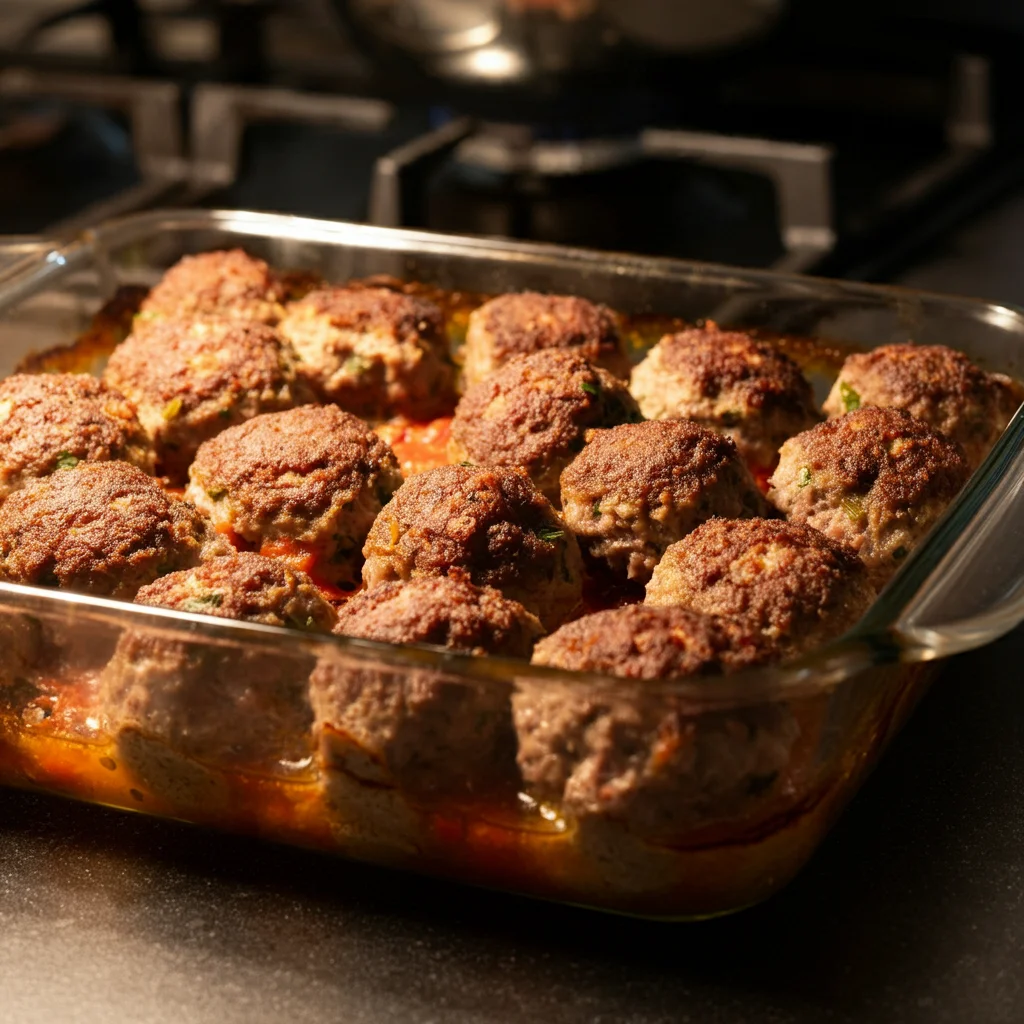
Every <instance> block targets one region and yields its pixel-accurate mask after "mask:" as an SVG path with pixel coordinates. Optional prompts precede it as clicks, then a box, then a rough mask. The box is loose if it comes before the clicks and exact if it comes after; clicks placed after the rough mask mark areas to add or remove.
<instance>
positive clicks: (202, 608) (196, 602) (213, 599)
mask: <svg viewBox="0 0 1024 1024" xmlns="http://www.w3.org/2000/svg"><path fill="white" fill-rule="evenodd" d="M223 603H224V595H223V594H219V593H217V591H215V590H213V591H211V592H210V593H209V594H201V595H200V596H199V597H190V598H189V599H188V600H187V601H185V602H183V603H182V606H181V609H182V611H186V612H208V611H209V610H210V609H211V608H219V607H220V606H221V605H222V604H223Z"/></svg>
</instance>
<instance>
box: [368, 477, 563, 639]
mask: <svg viewBox="0 0 1024 1024" xmlns="http://www.w3.org/2000/svg"><path fill="white" fill-rule="evenodd" d="M363 554H364V555H365V556H366V564H365V565H364V566H363V580H364V582H365V583H366V584H367V586H370V587H373V586H376V585H377V584H378V583H383V582H386V581H387V580H407V579H415V578H418V577H421V576H453V577H457V578H461V579H467V580H469V581H471V582H473V583H476V584H477V585H478V586H490V587H495V588H496V589H498V590H500V591H501V592H502V593H503V594H504V595H505V596H506V597H510V598H512V599H513V600H515V601H519V603H520V604H522V605H524V606H525V607H526V608H528V609H529V610H530V611H531V612H533V613H534V614H535V615H537V616H538V617H539V618H540V620H541V622H543V623H544V625H545V626H546V627H548V628H550V627H551V626H553V625H558V624H559V623H560V622H564V621H565V619H567V618H568V617H569V616H570V615H571V614H572V612H573V609H574V608H575V607H576V605H577V604H578V603H579V600H580V595H581V591H582V560H581V557H580V549H579V546H578V545H577V543H576V538H575V537H574V536H573V535H572V533H571V532H570V531H569V530H567V529H566V526H565V523H564V522H563V521H562V520H561V518H560V517H559V515H558V513H557V512H555V510H554V509H553V508H552V507H551V503H550V502H549V501H548V500H547V498H545V497H544V495H542V494H541V493H540V491H538V490H537V489H536V488H535V487H534V486H533V484H532V483H530V481H529V479H528V478H527V477H526V476H525V475H524V474H523V473H522V472H520V471H517V470H513V469H477V468H474V467H470V466H442V467H441V468H440V469H434V470H431V471H430V472H427V473H419V474H417V475H416V476H413V477H411V478H410V479H408V480H406V482H405V483H404V484H402V486H401V487H400V488H399V489H398V490H397V491H396V492H395V496H394V497H393V498H392V499H391V501H390V502H388V504H387V505H385V506H384V508H383V509H382V510H381V513H380V515H378V516H377V519H376V521H375V522H374V524H373V528H372V529H371V530H370V535H369V537H367V540H366V546H365V547H364V548H363Z"/></svg>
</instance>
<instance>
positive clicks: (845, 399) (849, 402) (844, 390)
mask: <svg viewBox="0 0 1024 1024" xmlns="http://www.w3.org/2000/svg"><path fill="white" fill-rule="evenodd" d="M839 397H840V399H841V400H842V403H843V409H844V411H846V412H853V410H854V409H859V408H860V395H859V394H858V393H857V392H856V391H854V389H853V388H851V387H850V385H849V384H847V383H846V381H845V380H843V381H840V382H839Z"/></svg>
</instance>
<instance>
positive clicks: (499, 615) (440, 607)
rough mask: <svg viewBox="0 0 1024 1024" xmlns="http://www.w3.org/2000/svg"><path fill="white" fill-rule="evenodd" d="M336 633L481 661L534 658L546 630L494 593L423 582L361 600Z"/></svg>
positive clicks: (437, 579) (392, 586) (457, 583)
mask: <svg viewBox="0 0 1024 1024" xmlns="http://www.w3.org/2000/svg"><path fill="white" fill-rule="evenodd" d="M335 632H337V633H338V634H340V635H341V636H355V637H361V638H362V639H364V640H379V641H381V642H384V643H393V644H432V645H433V646H435V647H445V648H447V649H448V650H450V651H461V652H463V653H466V654H473V655H477V656H483V655H487V654H490V655H498V656H500V657H503V658H528V657H529V656H530V653H531V652H532V651H533V645H534V643H535V642H536V641H537V639H538V638H539V637H540V636H541V635H542V634H543V632H544V629H543V627H542V626H541V624H540V621H539V620H538V619H537V617H536V616H535V615H533V614H531V613H530V612H528V611H527V610H526V609H525V608H524V607H523V606H522V605H521V604H519V602H518V601H512V600H509V598H507V597H504V596H503V595H502V594H501V592H500V591H498V590H495V589H494V588H493V587H478V586H475V585H474V584H472V583H468V582H466V581H465V580H461V579H452V578H450V577H448V576H422V577H419V578H418V579H411V580H406V581H403V582H397V581H392V582H389V583H379V584H378V585H377V586H375V587H373V588H372V589H371V590H364V591H362V592H361V593H359V594H357V595H356V596H355V597H353V598H352V599H351V600H350V601H348V602H346V604H345V605H343V606H342V609H341V611H340V612H339V614H338V625H337V628H336V630H335Z"/></svg>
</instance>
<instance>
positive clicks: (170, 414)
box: [163, 398, 181, 420]
mask: <svg viewBox="0 0 1024 1024" xmlns="http://www.w3.org/2000/svg"><path fill="white" fill-rule="evenodd" d="M180 412H181V399H180V398H172V399H171V400H170V401H169V402H168V403H167V404H166V405H165V406H164V411H163V417H164V419H165V420H173V419H174V417H175V416H177V415H178V413H180Z"/></svg>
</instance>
